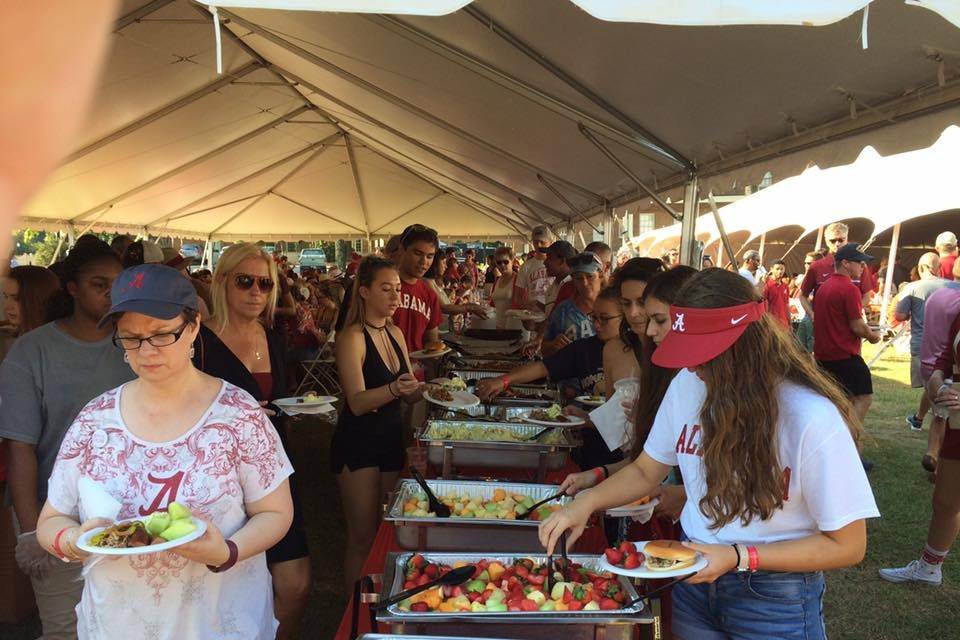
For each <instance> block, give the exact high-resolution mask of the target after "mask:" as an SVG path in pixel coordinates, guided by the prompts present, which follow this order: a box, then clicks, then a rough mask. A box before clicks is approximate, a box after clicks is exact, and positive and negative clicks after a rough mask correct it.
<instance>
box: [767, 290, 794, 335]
mask: <svg viewBox="0 0 960 640" xmlns="http://www.w3.org/2000/svg"><path fill="white" fill-rule="evenodd" d="M763 297H764V298H765V299H766V301H767V311H768V312H769V313H770V315H772V316H773V317H774V318H776V319H777V320H779V321H780V322H782V323H783V324H784V326H787V327H789V326H790V287H788V286H787V285H785V284H783V283H782V282H774V281H773V280H767V285H766V287H764V289H763Z"/></svg>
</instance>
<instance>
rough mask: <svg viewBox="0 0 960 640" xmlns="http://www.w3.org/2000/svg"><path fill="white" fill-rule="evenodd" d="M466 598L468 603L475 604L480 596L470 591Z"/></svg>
mask: <svg viewBox="0 0 960 640" xmlns="http://www.w3.org/2000/svg"><path fill="white" fill-rule="evenodd" d="M467 598H468V599H469V600H470V602H476V601H477V600H479V599H480V594H479V593H477V592H476V591H471V592H470V593H468V594H467Z"/></svg>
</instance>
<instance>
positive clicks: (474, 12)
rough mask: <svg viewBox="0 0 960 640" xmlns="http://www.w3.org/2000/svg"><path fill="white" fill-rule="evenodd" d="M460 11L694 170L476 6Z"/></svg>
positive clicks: (653, 137)
mask: <svg viewBox="0 0 960 640" xmlns="http://www.w3.org/2000/svg"><path fill="white" fill-rule="evenodd" d="M462 11H463V12H464V13H466V14H467V15H469V16H471V17H473V18H474V19H476V20H477V21H478V22H479V23H480V24H482V25H483V26H484V27H485V28H486V29H488V30H490V31H492V32H493V33H494V34H496V35H498V36H499V37H500V38H502V39H503V40H505V41H506V42H507V43H509V44H510V45H511V46H512V47H513V48H515V49H517V50H518V51H520V52H521V53H522V54H524V55H525V56H527V57H528V58H530V59H531V60H533V61H534V62H535V63H537V64H538V65H540V66H541V67H543V68H544V69H546V70H547V71H549V72H550V73H551V74H552V75H553V76H555V77H557V78H559V79H560V80H561V81H563V82H564V83H565V84H566V85H568V86H569V87H571V88H572V89H573V90H574V91H576V92H577V93H579V94H580V95H581V96H583V97H584V98H586V99H587V100H589V101H590V102H592V103H593V104H595V105H597V106H598V107H600V108H601V109H603V110H604V111H606V112H607V113H609V114H610V115H611V116H613V117H614V118H616V119H617V120H619V121H620V122H622V123H623V124H625V125H626V126H627V127H629V128H630V129H631V130H632V131H635V132H636V133H637V134H639V135H640V136H641V137H643V138H645V139H646V140H647V141H648V142H649V143H650V147H651V149H652V150H656V151H658V152H659V153H660V154H661V155H664V156H667V157H668V158H670V159H671V160H673V161H674V162H676V163H677V164H679V165H680V166H682V167H683V168H684V169H686V170H687V171H688V172H692V171H693V170H694V166H693V163H692V162H690V161H689V160H688V159H686V158H685V157H683V154H681V153H679V152H678V151H677V150H676V149H673V148H672V147H670V145H668V144H666V143H665V142H663V141H662V140H660V139H659V138H658V137H657V136H655V135H653V134H652V133H650V132H649V131H648V130H646V129H645V128H643V127H642V126H640V124H639V123H637V122H636V121H635V120H633V118H631V117H630V116H628V115H627V114H625V113H623V112H622V111H620V109H618V108H616V107H615V106H613V105H612V104H610V103H609V102H607V101H606V100H604V99H603V98H602V97H601V96H600V95H598V94H597V93H595V92H594V91H593V90H592V89H590V88H589V87H587V86H586V85H584V84H583V83H582V82H580V81H579V80H577V79H576V78H574V77H573V76H572V75H570V74H569V73H567V72H566V71H565V70H563V69H561V68H560V67H559V66H558V65H556V64H555V63H554V62H552V61H551V60H550V59H549V58H547V57H546V56H545V55H543V54H542V53H540V52H539V51H537V50H536V49H534V48H533V47H531V46H530V45H529V44H527V43H526V42H524V41H523V40H521V39H520V38H519V37H518V36H516V35H515V34H513V33H511V32H510V31H508V30H507V29H506V28H505V27H504V26H503V25H500V24H498V23H497V22H496V21H494V20H493V18H491V17H490V16H488V15H486V14H485V13H483V12H482V11H481V10H480V9H478V8H477V7H476V5H473V4H471V5H467V6H465V7H464V8H463V9H462Z"/></svg>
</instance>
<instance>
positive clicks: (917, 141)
mask: <svg viewBox="0 0 960 640" xmlns="http://www.w3.org/2000/svg"><path fill="white" fill-rule="evenodd" d="M307 4H309V3H307ZM327 4H330V3H327ZM334 4H336V3H334ZM342 4H343V5H344V6H345V5H351V3H350V2H346V0H345V2H344V3H342ZM353 4H355V3H353ZM395 4H396V3H395ZM401 4H410V3H401ZM412 4H419V5H422V6H427V5H434V4H436V3H433V2H430V1H427V0H425V1H424V2H417V3H412ZM440 4H444V5H446V6H447V7H448V8H456V7H457V6H458V5H459V4H461V3H459V2H452V1H448V2H442V3H440ZM578 4H579V5H581V6H583V7H584V8H585V9H587V10H589V11H592V12H594V13H599V12H601V11H602V10H605V9H604V7H606V9H609V8H610V7H613V5H614V3H609V2H599V1H592V2H587V1H586V0H583V1H582V2H578ZM658 4H660V3H656V2H650V3H644V2H639V1H637V2H629V3H622V4H620V5H619V6H620V8H621V9H623V10H625V11H628V13H629V12H631V11H640V10H642V9H650V8H651V7H655V6H656V5H658ZM681 4H682V5H683V6H687V7H692V6H694V5H696V4H697V3H689V2H685V3H681ZM738 4H744V5H746V4H751V3H748V2H742V3H738ZM752 4H753V5H754V6H759V3H752ZM764 4H770V3H764ZM774 4H776V3H774ZM814 5H815V6H814ZM828 5H829V6H831V7H832V9H833V10H834V11H835V12H836V16H834V17H833V19H836V18H840V17H842V16H844V15H849V14H850V12H851V11H855V10H856V9H857V8H859V7H861V6H863V3H862V2H859V1H856V2H855V1H853V0H847V1H844V2H840V3H814V4H812V5H811V11H813V10H814V8H816V7H820V8H822V7H824V6H828ZM331 6H332V5H331ZM378 6H380V5H378ZM678 6H679V5H678ZM590 7H593V8H590ZM347 8H349V7H347ZM870 11H871V14H870V21H869V34H870V46H869V48H868V49H866V50H863V49H862V47H861V44H860V42H859V39H860V37H861V30H862V27H863V20H862V18H861V17H858V16H857V15H849V17H847V18H845V19H842V20H840V21H839V22H836V23H834V24H829V25H827V26H821V27H803V26H775V25H760V26H726V27H698V28H690V27H682V26H665V25H659V24H638V23H624V22H608V21H604V20H598V19H597V18H595V17H593V16H591V15H589V14H588V13H585V12H584V11H581V10H580V9H579V8H577V6H575V5H574V4H571V3H568V2H556V1H553V0H529V1H526V2H509V1H507V0H479V1H478V2H473V3H471V4H468V5H467V6H465V7H463V8H461V9H459V10H457V11H455V12H454V13H451V14H449V15H444V16H442V17H424V16H407V15H405V16H402V17H397V16H387V15H371V14H357V13H350V14H337V13H315V12H309V11H279V10H257V9H228V8H222V7H221V8H219V9H218V15H219V18H220V19H221V20H222V21H223V22H224V24H223V26H222V57H223V66H224V74H223V75H222V76H219V75H217V73H216V43H215V39H214V33H213V31H214V30H213V28H212V25H211V16H210V13H209V11H208V10H207V8H206V7H202V6H200V5H196V4H192V3H190V2H188V1H187V0H152V1H151V0H126V2H125V3H124V15H123V17H122V18H121V19H120V20H118V22H117V26H116V30H115V36H114V37H115V45H114V50H113V53H112V56H111V59H110V61H109V64H108V68H107V70H106V73H105V75H104V77H103V79H102V82H101V86H100V92H99V95H98V99H97V101H96V104H95V106H94V109H93V113H92V115H91V117H90V119H89V122H88V123H87V125H86V128H85V130H84V132H83V137H82V141H81V142H80V144H79V145H78V148H77V150H76V152H75V153H74V154H73V155H72V156H71V157H70V158H69V159H68V161H67V162H66V163H65V164H64V165H63V166H62V167H61V168H60V169H59V170H58V171H57V172H56V173H55V175H54V176H53V177H52V178H51V179H50V181H49V182H48V184H47V186H46V188H45V189H44V190H43V191H42V192H41V193H40V194H39V195H38V196H37V197H36V198H35V199H34V201H33V202H32V203H31V204H30V205H29V207H28V209H27V214H26V215H27V221H26V222H25V224H26V225H29V226H34V227H37V226H44V227H47V228H64V227H68V228H69V229H70V230H71V231H72V232H74V233H76V232H79V231H82V230H84V229H86V228H102V229H127V230H136V231H138V232H148V233H151V234H154V235H178V236H183V237H194V238H213V239H254V238H256V239H268V238H285V239H294V238H305V239H320V238H335V237H356V238H363V237H367V238H371V237H382V236H387V235H390V234H393V233H397V232H398V231H400V230H401V229H403V228H404V227H405V226H406V225H407V224H410V223H411V222H422V223H425V224H428V225H431V226H434V227H435V228H437V229H438V230H439V231H440V232H441V233H442V234H443V235H444V236H446V237H449V238H451V239H452V238H490V237H520V236H525V235H527V234H528V233H529V230H530V228H531V227H532V226H534V225H537V224H548V225H550V226H552V227H554V228H555V229H557V230H558V231H561V230H563V229H565V228H568V227H569V226H570V225H572V224H574V223H577V222H578V221H580V220H582V218H583V217H592V218H593V219H594V220H595V224H596V221H597V220H598V218H599V217H600V216H602V215H604V214H605V213H606V212H608V211H610V209H611V208H612V207H621V206H623V205H624V204H626V203H630V202H634V201H636V200H637V198H639V197H641V196H645V195H646V192H645V191H644V190H643V189H642V188H641V187H640V185H639V184H638V182H642V183H643V184H645V185H647V186H648V187H649V188H650V189H651V190H653V191H656V192H659V193H660V194H663V195H664V196H665V195H666V194H667V193H671V192H670V189H673V188H676V187H679V186H682V185H683V184H684V183H685V182H686V181H687V180H688V178H689V176H690V175H691V172H694V171H695V172H696V173H697V174H698V175H699V177H700V181H701V189H702V190H706V189H708V188H709V187H710V185H711V181H714V182H717V184H721V183H722V184H724V185H728V184H729V183H730V182H731V181H739V183H740V184H742V183H743V181H745V180H753V178H754V176H756V174H757V172H759V173H760V175H762V173H763V172H765V171H767V170H771V167H772V168H773V169H772V170H773V171H774V174H775V175H777V176H782V175H791V174H792V173H795V172H796V171H794V169H802V167H803V166H804V165H805V164H806V162H807V160H806V158H808V157H810V156H811V155H817V154H819V156H820V157H819V158H818V163H819V164H820V166H821V167H827V166H830V165H831V160H830V158H833V157H835V158H838V159H840V160H842V159H843V157H844V153H847V151H841V149H845V148H847V147H848V145H849V143H850V141H851V140H855V139H856V140H859V138H857V136H870V137H871V139H872V138H874V137H875V138H877V139H878V140H880V141H881V142H882V141H883V140H886V141H887V146H884V145H883V144H881V142H878V143H877V144H878V149H880V150H881V151H882V152H884V153H889V152H891V151H903V150H906V149H911V148H917V147H922V146H925V144H929V142H930V141H929V140H927V139H926V137H929V131H930V130H933V129H934V128H936V126H935V125H931V124H925V123H937V124H939V123H942V122H943V121H944V120H946V121H947V122H948V123H949V122H960V109H958V108H957V107H956V106H954V105H955V104H956V102H955V100H956V98H957V97H958V96H960V83H958V81H957V77H956V76H955V75H953V74H954V71H953V66H954V65H950V64H944V63H942V61H943V60H945V59H949V57H950V56H951V55H953V54H952V53H950V52H951V51H952V48H953V49H955V45H954V41H955V39H956V35H957V34H956V30H955V28H954V27H953V26H952V25H951V24H950V23H949V22H948V21H947V20H944V19H943V18H941V17H940V16H938V15H937V14H936V13H934V12H932V11H923V10H921V9H918V8H916V7H908V6H906V5H904V4H903V3H902V2H901V1H900V0H876V1H875V2H873V3H871V4H870ZM425 12H426V11H423V13H425ZM631 15H633V14H631ZM678 15H679V14H678ZM675 17H676V16H675ZM816 18H817V16H815V15H812V14H811V21H815V19H816ZM618 19H622V18H618ZM629 19H631V20H640V19H642V17H639V14H637V15H633V17H631V18H629ZM671 20H672V19H671ZM756 21H757V20H754V22H756ZM674 22H675V23H676V24H689V22H686V23H684V22H681V21H679V19H677V20H675V21H674ZM938 56H939V60H940V61H938ZM901 127H904V128H906V127H912V128H913V129H915V130H918V131H919V132H920V134H919V135H909V136H907V135H903V134H902V132H898V133H892V132H893V131H894V130H895V129H897V128H901ZM942 128H943V127H942V126H940V127H939V128H936V130H937V131H939V130H942ZM884 136H886V138H884ZM598 145H602V146H603V147H604V148H606V149H607V150H609V152H610V153H611V154H612V155H613V156H614V157H615V158H616V159H617V160H618V161H619V162H620V163H621V166H620V167H618V166H616V165H615V164H613V163H612V162H611V160H610V158H609V157H606V156H605V155H604V153H602V151H601V150H600V149H599V148H598ZM860 146H862V145H860ZM824 149H836V150H833V151H823V150H824ZM823 156H828V158H827V159H826V160H824V158H823ZM623 169H626V171H627V172H629V174H630V175H629V176H628V174H627V172H625V171H624V170H623ZM676 197H677V196H676V195H674V198H676ZM598 226H599V225H598Z"/></svg>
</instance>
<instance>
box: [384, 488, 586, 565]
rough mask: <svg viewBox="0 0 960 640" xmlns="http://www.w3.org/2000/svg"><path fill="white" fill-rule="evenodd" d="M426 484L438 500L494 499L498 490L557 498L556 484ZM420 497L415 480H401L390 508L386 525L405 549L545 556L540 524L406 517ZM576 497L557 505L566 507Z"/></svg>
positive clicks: (518, 521)
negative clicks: (541, 553) (409, 506)
mask: <svg viewBox="0 0 960 640" xmlns="http://www.w3.org/2000/svg"><path fill="white" fill-rule="evenodd" d="M427 485H428V486H429V487H430V489H431V490H432V491H433V492H434V493H435V494H437V495H438V496H442V495H446V494H449V493H456V494H458V495H464V494H467V495H471V496H480V497H483V498H487V499H489V498H491V497H492V496H493V492H494V491H496V490H497V489H503V490H504V491H506V492H507V493H508V494H514V495H516V494H522V495H527V496H530V497H531V498H533V500H534V502H539V501H540V500H543V499H544V498H548V497H550V496H552V495H554V494H556V493H557V491H558V490H559V487H558V486H557V485H552V484H524V483H521V482H484V481H457V480H427ZM418 493H421V489H420V485H418V484H417V483H416V481H415V480H410V479H402V480H400V482H399V483H398V484H397V488H396V493H395V494H394V496H393V499H392V500H391V502H390V505H389V507H388V509H387V514H386V516H385V517H384V519H385V520H389V521H391V522H393V523H394V527H395V529H396V532H397V544H399V545H400V548H401V549H419V550H431V551H480V550H494V551H511V552H515V551H542V550H543V545H541V544H540V540H539V538H538V537H537V528H538V525H539V524H540V523H539V522H538V521H536V520H494V519H487V518H457V517H450V518H436V517H429V516H425V517H415V516H405V515H403V503H404V502H406V501H407V500H409V499H410V498H411V497H412V496H414V495H416V494H418ZM571 500H572V498H569V497H564V498H561V499H559V500H557V502H558V503H560V504H567V503H568V502H570V501H571Z"/></svg>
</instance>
